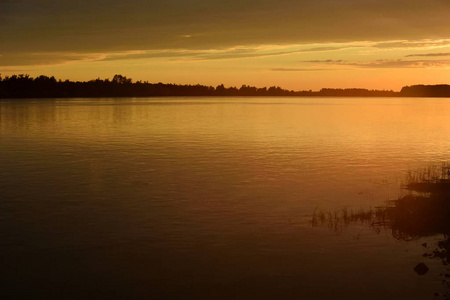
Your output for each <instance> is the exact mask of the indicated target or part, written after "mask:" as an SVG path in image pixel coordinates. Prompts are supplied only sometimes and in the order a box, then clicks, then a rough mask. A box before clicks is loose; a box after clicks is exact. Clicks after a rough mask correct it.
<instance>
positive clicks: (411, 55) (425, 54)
mask: <svg viewBox="0 0 450 300" xmlns="http://www.w3.org/2000/svg"><path fill="white" fill-rule="evenodd" d="M439 56H450V52H446V53H422V54H408V55H406V56H405V57H439Z"/></svg>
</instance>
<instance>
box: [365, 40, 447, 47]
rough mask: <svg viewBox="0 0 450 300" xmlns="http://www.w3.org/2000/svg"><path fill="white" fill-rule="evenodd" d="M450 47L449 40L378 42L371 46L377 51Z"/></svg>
mask: <svg viewBox="0 0 450 300" xmlns="http://www.w3.org/2000/svg"><path fill="white" fill-rule="evenodd" d="M448 45H450V40H448V39H439V40H428V39H425V40H415V41H389V42H380V43H375V44H374V45H372V47H373V48H378V49H405V48H413V49H415V48H437V47H443V46H448Z"/></svg>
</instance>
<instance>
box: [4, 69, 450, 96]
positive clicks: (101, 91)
mask: <svg viewBox="0 0 450 300" xmlns="http://www.w3.org/2000/svg"><path fill="white" fill-rule="evenodd" d="M166 96H172V97H173V96H175V97H176V96H322V97H323V96H325V97H450V85H413V86H407V87H403V88H402V89H401V91H400V92H395V91H392V90H390V91H388V90H368V89H361V88H350V89H334V88H323V89H321V90H320V91H312V90H309V91H306V90H303V91H293V90H286V89H283V88H281V87H279V86H271V87H269V88H267V87H263V88H257V87H254V86H248V85H242V86H241V87H240V88H237V87H225V86H224V85H223V84H221V85H218V86H217V87H213V86H205V85H200V84H196V85H180V84H165V83H161V82H159V83H149V82H147V81H144V82H143V81H137V82H133V80H132V79H131V78H127V77H126V76H122V75H119V74H116V75H114V77H113V79H112V80H109V79H104V80H102V79H100V78H98V79H95V80H90V81H69V80H65V81H62V80H56V79H55V77H53V76H52V77H48V76H44V75H41V76H38V77H36V78H33V77H31V76H29V75H24V74H20V75H12V76H5V77H4V78H2V77H1V76H0V98H3V99H5V98H81V97H166Z"/></svg>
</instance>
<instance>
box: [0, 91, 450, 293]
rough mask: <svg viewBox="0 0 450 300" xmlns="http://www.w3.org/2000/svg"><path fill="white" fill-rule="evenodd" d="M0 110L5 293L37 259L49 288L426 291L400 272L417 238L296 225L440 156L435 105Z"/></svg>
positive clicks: (373, 193)
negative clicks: (98, 284) (397, 239)
mask: <svg viewBox="0 0 450 300" xmlns="http://www.w3.org/2000/svg"><path fill="white" fill-rule="evenodd" d="M0 110H1V111H0V118H1V119H0V152H1V154H2V155H1V156H0V166H1V170H2V173H1V174H0V187H1V190H2V194H3V195H2V197H3V201H2V202H1V203H0V209H1V211H2V212H3V218H0V222H1V224H0V225H2V226H0V234H1V236H3V237H4V238H3V240H4V245H6V246H5V247H6V248H3V249H6V250H4V251H6V252H7V253H8V258H9V260H8V261H10V262H11V263H10V267H11V269H12V266H14V264H15V269H16V270H18V271H17V272H18V273H17V274H16V273H14V274H16V275H14V276H12V277H10V278H9V279H8V280H9V282H12V285H13V286H14V284H17V283H18V282H20V280H19V279H20V276H19V273H20V272H24V273H25V274H30V272H36V271H37V270H41V269H45V268H46V267H47V268H48V266H47V264H46V263H44V262H43V260H42V259H38V257H39V255H37V253H39V254H40V255H41V256H43V257H46V258H48V259H50V258H51V257H52V256H53V255H54V256H55V257H56V259H57V261H58V263H59V264H54V266H53V265H52V267H50V271H48V273H45V274H42V272H41V273H40V272H38V274H40V275H42V278H44V279H46V280H48V282H51V280H54V279H55V278H58V276H62V277H63V278H66V279H67V282H75V281H74V280H73V278H67V277H70V276H72V275H73V276H74V278H75V277H77V276H78V275H80V276H81V275H83V276H86V278H89V280H92V281H93V282H95V278H98V276H97V274H100V275H102V276H104V277H103V278H106V279H108V280H109V279H110V280H112V281H114V282H118V285H117V288H119V287H121V288H122V289H123V290H130V289H131V288H130V286H126V284H125V283H124V281H122V280H121V279H120V278H121V276H120V275H118V274H119V273H120V272H119V271H118V270H123V272H124V274H126V276H129V278H131V279H130V281H129V282H130V283H129V284H130V285H131V286H133V285H137V286H138V287H139V289H135V290H140V289H142V290H143V291H144V292H143V293H144V294H145V292H146V291H148V289H149V287H151V288H152V289H153V290H156V293H157V294H158V295H163V296H164V295H165V296H174V294H176V296H180V295H182V294H183V293H188V294H189V295H197V296H199V295H200V296H205V294H202V290H204V288H205V287H206V288H207V289H210V290H211V291H214V290H216V291H220V292H221V293H222V295H228V296H229V297H232V296H233V294H232V293H231V292H230V291H232V290H235V289H237V290H238V291H239V292H240V293H241V295H247V296H251V295H259V296H261V295H262V296H267V295H272V296H273V297H276V295H284V296H286V298H298V295H303V294H305V295H309V296H311V297H310V298H323V299H327V298H329V297H330V295H335V293H336V292H338V291H339V290H340V289H344V290H345V291H346V292H350V289H349V288H343V287H344V286H349V283H353V282H358V286H357V287H356V289H357V291H359V292H360V293H362V294H363V295H364V298H366V299H368V298H370V297H372V298H373V299H378V298H379V297H381V296H383V295H391V296H393V295H395V296H398V297H401V296H405V295H408V296H411V295H412V296H414V295H429V293H428V292H429V291H428V290H426V289H425V288H424V287H423V285H414V284H415V283H416V280H418V279H416V278H415V277H414V278H412V277H409V274H406V273H405V272H404V270H405V269H408V270H409V269H410V263H411V261H412V262H416V256H414V255H412V254H411V255H410V256H407V255H406V256H405V254H404V252H405V247H408V249H411V253H417V251H421V250H417V247H418V248H419V249H421V248H422V247H421V246H420V244H419V245H418V246H417V245H408V246H404V245H403V244H396V243H392V241H390V240H383V239H379V238H378V237H376V235H370V233H367V234H365V235H364V236H363V237H362V238H361V239H359V240H357V239H355V238H353V236H350V237H348V239H346V240H344V242H343V241H342V239H340V238H335V237H331V236H330V235H329V234H328V233H327V232H320V231H319V232H320V233H319V234H318V232H312V231H311V228H310V227H309V225H308V224H307V219H308V218H309V216H310V215H311V213H312V212H313V211H314V208H315V207H317V206H319V207H322V208H325V209H326V208H333V207H343V206H351V207H358V208H359V207H363V208H364V207H370V206H373V205H375V204H378V203H379V202H380V201H382V200H385V199H387V198H392V196H396V195H397V194H398V190H399V189H398V184H397V183H398V182H397V179H398V178H399V177H401V176H402V175H403V174H404V172H405V171H406V170H408V169H411V168H414V167H415V166H423V165H425V164H428V163H429V162H438V161H442V160H447V155H448V149H450V140H448V139H447V138H446V137H447V136H449V133H450V132H449V131H450V128H449V125H448V122H447V116H448V115H449V113H450V105H449V104H447V102H446V99H420V100H419V99H397V98H396V99H385V98H383V99H368V98H364V99H348V98H344V99H341V98H336V99H334V98H264V99H263V98H219V99H217V98H201V99H197V98H183V99H178V98H172V99H74V100H69V99H68V100H35V101H28V100H27V101H23V102H13V101H9V102H8V101H2V102H0ZM358 230H359V229H358ZM358 230H356V233H354V235H357V234H358ZM352 234H353V233H352ZM17 249H22V250H17ZM67 249H73V252H68V250H67ZM49 250H52V251H53V252H51V251H49ZM23 251H25V252H26V253H31V254H30V256H31V257H27V258H26V259H24V258H23V256H22V255H23V253H24V252H23ZM42 253H44V254H42ZM80 253H81V255H80ZM33 257H36V258H33ZM77 257H78V258H77ZM77 259H78V260H81V262H82V263H84V264H85V266H86V268H85V269H83V268H81V269H77V268H76V265H75V263H74V262H76V261H77ZM29 262H31V263H32V267H30V268H28V265H29V264H28V263H29ZM33 264H34V265H33ZM58 266H60V267H58ZM89 266H91V267H93V268H96V271H95V272H90V271H89V270H91V269H90V267H89ZM362 266H364V267H362ZM65 268H66V269H71V270H72V269H75V270H77V271H73V273H71V272H69V273H64V269H65ZM367 270H373V272H372V273H371V274H370V275H369V277H367V276H368V275H367ZM71 274H72V275H71ZM342 274H346V275H345V276H342ZM100 277H101V276H100ZM2 278H7V277H6V276H5V277H3V276H2ZM398 278H401V282H400V283H399V284H398V285H396V286H394V285H389V286H385V281H386V280H387V279H388V280H391V281H395V280H398ZM15 279H17V281H14V280H15ZM106 279H105V280H104V281H103V282H102V284H104V286H108V284H107V283H108V280H106ZM46 280H43V283H42V282H41V283H42V284H43V286H45V282H46ZM137 282H138V283H139V282H141V283H143V284H142V285H140V284H138V283H137ZM434 284H435V282H434V281H433V280H430V281H427V282H426V283H424V285H425V286H426V287H427V288H431V287H432V286H434ZM124 285H125V286H124ZM164 285H165V286H166V287H168V289H165V288H164ZM104 286H103V287H104ZM249 286H250V287H249ZM352 286H353V285H352ZM411 286H413V287H412V288H411ZM191 287H192V288H191ZM261 287H267V289H266V290H264V289H261ZM90 289H93V290H95V287H92V286H90V287H89V288H88V291H89V290H90ZM113 290H114V289H113ZM168 290H170V291H171V292H170V291H168ZM368 291H370V292H368ZM177 293H181V294H177ZM113 294H114V293H113ZM208 295H209V296H211V294H208Z"/></svg>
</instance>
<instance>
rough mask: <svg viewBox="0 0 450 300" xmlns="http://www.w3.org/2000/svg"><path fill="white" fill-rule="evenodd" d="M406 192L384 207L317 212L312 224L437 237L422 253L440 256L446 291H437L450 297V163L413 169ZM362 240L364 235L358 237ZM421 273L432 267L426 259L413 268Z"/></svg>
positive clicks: (404, 236) (407, 236)
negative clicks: (429, 266)
mask: <svg viewBox="0 0 450 300" xmlns="http://www.w3.org/2000/svg"><path fill="white" fill-rule="evenodd" d="M402 188H403V189H404V190H405V191H406V194H405V195H400V196H399V197H398V198H397V199H395V200H388V201H386V202H385V203H384V204H382V205H381V206H378V207H375V208H370V209H359V210H352V209H348V208H343V209H340V210H330V211H322V210H318V209H316V210H315V211H314V212H313V215H312V219H311V225H312V226H313V227H319V226H323V225H326V226H328V228H329V229H330V230H333V231H335V232H336V233H337V234H340V233H341V232H343V231H344V230H345V229H346V228H347V227H348V226H351V225H366V226H370V227H372V228H373V230H374V231H375V232H376V233H377V234H379V233H381V232H387V233H390V234H391V235H392V237H393V238H395V239H397V240H402V241H411V240H419V239H420V238H425V237H434V241H433V242H429V243H427V242H424V243H422V244H421V245H422V246H423V247H424V249H425V253H424V254H423V255H422V257H423V259H422V260H424V259H425V258H429V259H438V260H440V261H441V263H442V265H443V266H444V267H445V268H444V269H445V272H442V273H441V274H440V276H441V277H442V283H443V284H444V286H445V288H446V289H445V292H443V293H439V292H435V296H439V295H442V296H444V298H445V299H450V164H448V163H443V164H442V165H441V166H437V165H435V166H430V167H428V168H424V169H422V170H417V171H409V172H408V174H407V175H406V177H405V179H404V180H403V182H402ZM356 238H357V239H358V240H359V239H360V236H359V235H358V236H357V237H356ZM413 270H414V272H416V273H417V274H418V275H425V274H426V273H427V272H428V270H429V268H428V267H427V266H426V264H425V263H424V262H423V261H422V262H420V263H419V264H417V265H416V266H415V267H414V268H413Z"/></svg>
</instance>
